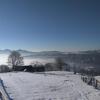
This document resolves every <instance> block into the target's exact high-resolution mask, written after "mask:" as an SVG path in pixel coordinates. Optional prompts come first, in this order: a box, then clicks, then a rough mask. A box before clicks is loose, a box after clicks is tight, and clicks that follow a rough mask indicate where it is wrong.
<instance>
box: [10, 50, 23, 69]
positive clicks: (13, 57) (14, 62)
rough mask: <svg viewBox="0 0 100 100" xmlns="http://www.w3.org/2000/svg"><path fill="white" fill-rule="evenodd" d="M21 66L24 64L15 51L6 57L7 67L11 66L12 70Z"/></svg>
mask: <svg viewBox="0 0 100 100" xmlns="http://www.w3.org/2000/svg"><path fill="white" fill-rule="evenodd" d="M23 64H24V62H23V57H22V56H21V54H20V53H19V52H17V51H12V52H11V54H10V55H9V57H8V65H9V66H12V69H14V67H15V66H20V65H23Z"/></svg>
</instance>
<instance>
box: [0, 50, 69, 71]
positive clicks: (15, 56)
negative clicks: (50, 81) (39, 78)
mask: <svg viewBox="0 0 100 100" xmlns="http://www.w3.org/2000/svg"><path fill="white" fill-rule="evenodd" d="M23 65H24V61H23V57H22V56H21V54H20V53H19V52H17V51H12V52H11V54H10V55H9V56H8V66H9V67H8V66H6V65H1V66H0V72H8V71H11V70H15V69H16V68H17V67H20V68H21V67H24V66H23ZM65 65H66V66H67V64H65V62H64V61H63V60H62V59H61V58H56V59H55V63H47V64H45V65H43V66H44V67H45V69H47V71H48V70H63V66H65ZM32 66H33V67H36V66H38V67H40V66H41V65H38V64H37V65H36V64H34V65H32ZM43 66H42V67H43ZM17 69H18V68H17ZM65 70H66V69H65ZM67 70H69V68H68V69H67Z"/></svg>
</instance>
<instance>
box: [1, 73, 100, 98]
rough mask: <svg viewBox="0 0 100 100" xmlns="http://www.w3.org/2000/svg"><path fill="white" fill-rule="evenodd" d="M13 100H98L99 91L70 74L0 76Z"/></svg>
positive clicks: (78, 76)
mask: <svg viewBox="0 0 100 100" xmlns="http://www.w3.org/2000/svg"><path fill="white" fill-rule="evenodd" d="M0 77H1V78H2V79H3V81H4V84H5V87H6V90H7V92H8V94H9V95H10V97H11V98H13V100H100V90H96V89H94V88H93V87H92V86H89V85H87V84H86V83H83V81H82V80H81V77H80V75H74V74H73V73H71V72H64V71H62V72H60V71H57V72H46V73H27V72H11V73H4V74H0Z"/></svg>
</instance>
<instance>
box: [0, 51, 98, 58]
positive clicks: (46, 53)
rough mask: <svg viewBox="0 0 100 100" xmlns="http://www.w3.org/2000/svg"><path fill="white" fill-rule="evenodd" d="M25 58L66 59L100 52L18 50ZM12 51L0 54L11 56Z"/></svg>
mask: <svg viewBox="0 0 100 100" xmlns="http://www.w3.org/2000/svg"><path fill="white" fill-rule="evenodd" d="M16 51H17V52H19V53H20V54H21V55H22V56H24V57H36V56H37V57H42V56H46V57H58V56H59V57H62V56H63V57H65V56H66V55H80V54H85V55H86V54H99V53H100V50H88V51H78V52H61V51H41V52H32V51H28V50H22V49H19V50H16ZM11 52H12V50H10V49H4V50H0V54H10V53H11Z"/></svg>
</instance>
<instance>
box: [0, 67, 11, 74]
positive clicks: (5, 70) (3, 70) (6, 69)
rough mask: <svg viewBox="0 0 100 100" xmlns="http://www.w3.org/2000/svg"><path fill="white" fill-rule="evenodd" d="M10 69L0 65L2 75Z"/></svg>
mask: <svg viewBox="0 0 100 100" xmlns="http://www.w3.org/2000/svg"><path fill="white" fill-rule="evenodd" d="M9 71H10V69H9V67H8V66H7V65H0V72H1V73H3V72H9Z"/></svg>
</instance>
